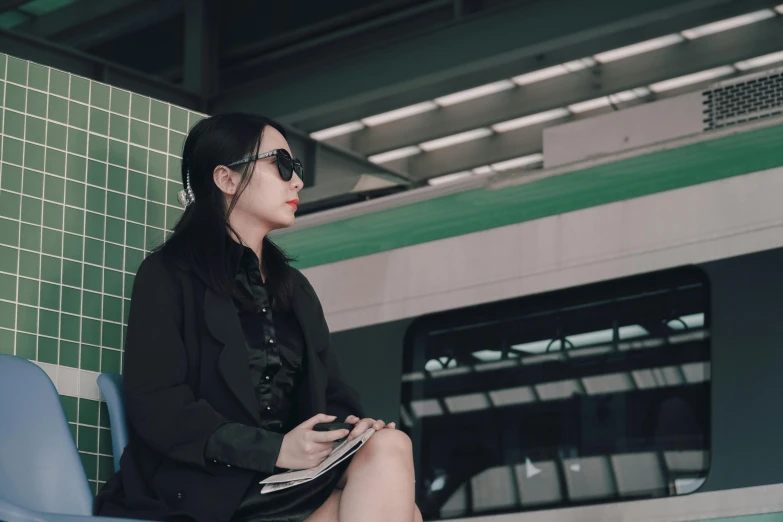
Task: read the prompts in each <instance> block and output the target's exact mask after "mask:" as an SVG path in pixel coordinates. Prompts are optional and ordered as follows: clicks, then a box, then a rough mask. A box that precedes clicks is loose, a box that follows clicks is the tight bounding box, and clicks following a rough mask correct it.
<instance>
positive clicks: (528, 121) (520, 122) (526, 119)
mask: <svg viewBox="0 0 783 522" xmlns="http://www.w3.org/2000/svg"><path fill="white" fill-rule="evenodd" d="M568 115H569V112H568V109H566V108H564V107H563V108H559V109H553V110H551V111H544V112H539V113H537V114H531V115H530V116H523V117H521V118H516V119H513V120H508V121H503V122H500V123H496V124H494V125H493V126H492V130H494V131H495V132H508V131H511V130H515V129H520V128H522V127H528V126H530V125H536V124H538V123H544V122H546V121H551V120H556V119H558V118H564V117H566V116H568Z"/></svg>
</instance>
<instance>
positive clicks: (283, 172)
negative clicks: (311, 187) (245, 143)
mask: <svg viewBox="0 0 783 522" xmlns="http://www.w3.org/2000/svg"><path fill="white" fill-rule="evenodd" d="M270 156H275V157H276V158H277V170H278V172H280V177H281V178H283V179H284V180H285V181H291V178H292V177H293V176H294V172H296V175H297V176H299V178H300V179H302V177H303V176H304V166H303V165H302V162H301V161H299V160H298V159H293V158H291V155H290V154H289V153H288V151H287V150H285V149H275V150H270V151H269V152H262V153H261V154H256V155H255V156H250V157H248V158H242V159H241V160H239V161H235V162H233V163H229V164H228V165H226V167H229V168H231V167H235V166H237V165H241V164H243V163H249V162H251V161H256V160H260V159H264V158H268V157H270Z"/></svg>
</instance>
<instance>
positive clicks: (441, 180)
mask: <svg viewBox="0 0 783 522" xmlns="http://www.w3.org/2000/svg"><path fill="white" fill-rule="evenodd" d="M472 176H473V173H472V172H471V171H469V170H466V171H463V172H455V173H454V174H446V175H445V176H438V177H437V178H431V179H428V180H427V183H429V184H430V185H432V186H437V185H443V184H445V183H451V182H453V181H458V180H460V179H464V178H470V177H472Z"/></svg>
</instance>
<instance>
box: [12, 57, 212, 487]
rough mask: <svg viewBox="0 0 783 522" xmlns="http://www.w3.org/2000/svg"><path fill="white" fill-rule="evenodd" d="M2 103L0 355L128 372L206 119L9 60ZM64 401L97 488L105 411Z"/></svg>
mask: <svg viewBox="0 0 783 522" xmlns="http://www.w3.org/2000/svg"><path fill="white" fill-rule="evenodd" d="M0 100H2V103H1V104H0V116H2V118H0V122H2V123H0V125H1V126H0V133H1V136H2V143H1V144H0V161H1V163H0V353H11V354H16V355H20V356H22V357H26V358H28V359H30V360H34V361H38V362H40V363H46V364H51V365H59V366H61V367H70V368H78V369H79V370H80V371H82V372H105V371H108V372H120V371H121V369H122V368H121V354H122V348H123V342H124V325H125V323H126V320H127V315H128V306H129V302H130V301H129V298H130V292H131V289H132V286H133V276H134V273H135V272H136V270H137V268H138V266H139V264H140V263H141V261H142V259H143V258H144V256H145V254H146V252H147V251H148V250H149V249H150V248H151V247H152V246H154V245H156V244H158V243H160V242H162V241H163V239H164V234H165V233H166V230H168V229H170V228H171V227H172V226H173V224H174V223H175V222H176V221H177V219H178V218H179V216H180V215H181V213H182V208H181V206H180V205H179V203H178V202H177V197H176V195H177V192H178V191H179V190H180V189H181V185H180V182H179V178H180V160H179V156H180V154H181V150H182V145H183V142H184V139H185V135H186V133H187V131H188V130H189V129H190V127H191V126H192V125H193V124H194V123H195V122H196V121H198V120H199V119H200V118H201V117H203V116H202V115H200V114H196V113H193V112H189V111H187V110H185V109H182V108H180V107H176V106H172V105H169V104H167V103H163V102H160V101H157V100H152V99H150V98H147V97H144V96H140V95H137V94H134V93H130V92H128V91H124V90H121V89H116V88H114V87H111V86H109V85H105V84H102V83H98V82H94V81H91V80H88V79H85V78H82V77H79V76H74V75H71V74H68V73H65V72H62V71H59V70H56V69H51V68H49V67H43V66H41V65H38V64H35V63H30V62H27V61H24V60H19V59H17V58H14V57H10V56H6V55H2V54H0ZM42 366H43V365H42ZM67 373H69V375H71V376H72V375H73V373H74V372H67ZM96 375H97V373H96ZM58 389H60V392H61V394H63V390H62V387H61V386H60V385H59V384H58ZM94 398H95V397H93V399H94ZM62 401H63V405H64V406H65V411H66V413H67V415H68V420H69V421H70V422H71V430H72V432H73V434H74V437H75V439H76V441H77V445H78V447H79V450H80V452H81V455H82V460H83V462H84V465H85V469H86V471H87V475H88V477H89V479H90V481H91V484H92V485H93V486H94V487H95V488H96V489H97V487H98V486H99V484H100V483H101V482H103V481H105V480H106V477H107V476H108V474H109V473H110V472H111V469H112V464H111V442H110V438H109V431H108V429H107V428H108V415H107V414H106V410H105V404H101V403H99V402H98V401H96V400H92V399H89V398H85V397H75V396H68V395H62Z"/></svg>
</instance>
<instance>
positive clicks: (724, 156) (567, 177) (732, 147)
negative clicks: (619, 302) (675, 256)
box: [276, 125, 783, 268]
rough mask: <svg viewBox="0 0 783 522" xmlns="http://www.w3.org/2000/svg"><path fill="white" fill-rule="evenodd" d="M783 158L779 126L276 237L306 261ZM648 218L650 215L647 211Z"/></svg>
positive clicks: (752, 168)
mask: <svg viewBox="0 0 783 522" xmlns="http://www.w3.org/2000/svg"><path fill="white" fill-rule="evenodd" d="M781 165H783V125H778V126H774V127H767V128H762V129H757V130H754V131H750V132H744V133H739V134H734V135H730V136H725V137H722V138H718V139H714V140H710V141H705V142H700V143H694V144H692V145H686V146H683V147H679V148H676V149H672V150H662V151H658V152H653V153H650V154H645V155H642V156H637V157H633V158H628V159H624V160H620V161H616V162H613V163H609V164H605V165H599V166H596V167H591V168H586V169H583V170H578V171H573V172H568V173H565V174H561V175H558V176H553V177H550V178H546V179H541V180H539V181H534V182H531V183H528V184H524V185H518V186H515V187H509V188H504V189H501V190H486V189H483V188H482V189H477V190H470V191H467V192H461V193H458V194H452V195H449V196H444V197H441V198H437V199H432V200H428V201H422V202H419V203H412V204H409V205H405V206H401V207H396V208H392V209H388V210H383V211H379V212H375V213H372V214H367V215H363V216H358V217H353V218H348V219H344V220H341V221H336V222H333V223H326V224H324V225H319V226H316V227H312V228H305V229H302V230H293V231H291V232H288V233H285V234H283V235H281V236H279V237H277V238H276V241H277V242H278V243H279V244H280V246H282V247H283V248H284V249H286V251H287V252H288V253H289V254H292V255H293V256H295V257H296V258H297V262H296V263H295V266H297V267H298V268H307V267H311V266H317V265H322V264H325V263H332V262H336V261H342V260H345V259H351V258H354V257H359V256H364V255H368V254H375V253H378V252H384V251H388V250H392V249H395V248H401V247H405V246H411V245H416V244H420V243H425V242H428V241H434V240H437V239H444V238H448V237H453V236H458V235H462V234H468V233H471V232H478V231H481V230H487V229H490V228H495V227H501V226H504V225H510V224H514V223H520V222H523V221H530V220H533V219H538V218H542V217H546V216H552V215H555V214H562V213H564V212H570V211H573V210H579V209H584V208H588V207H594V206H597V205H603V204H606V203H612V202H614V201H621V200H625V199H629V198H635V197H639V196H645V195H648V194H654V193H656V192H663V191H666V190H672V189H677V188H681V187H685V186H689V185H695V184H698V183H704V182H708V181H715V180H719V179H724V178H728V177H732V176H739V175H742V174H749V173H752V172H756V171H760V170H765V169H770V168H774V167H778V166H781ZM650 217H651V219H652V218H654V216H650Z"/></svg>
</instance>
